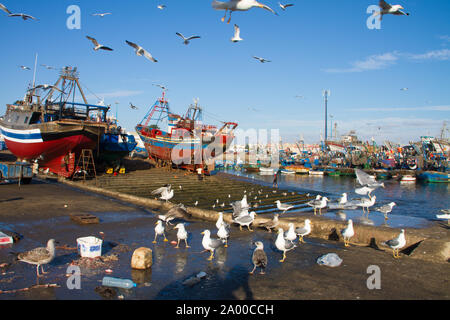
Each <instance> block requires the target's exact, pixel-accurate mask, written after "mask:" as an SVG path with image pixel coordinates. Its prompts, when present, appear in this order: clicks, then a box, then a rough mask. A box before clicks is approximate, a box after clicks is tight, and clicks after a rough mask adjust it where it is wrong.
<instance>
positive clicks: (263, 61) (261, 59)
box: [253, 56, 272, 63]
mask: <svg viewBox="0 0 450 320" xmlns="http://www.w3.org/2000/svg"><path fill="white" fill-rule="evenodd" d="M253 58H254V59H256V60H259V62H261V63H266V62H272V61H270V60H267V59H264V58H261V57H257V56H253Z"/></svg>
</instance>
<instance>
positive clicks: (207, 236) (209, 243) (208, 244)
mask: <svg viewBox="0 0 450 320" xmlns="http://www.w3.org/2000/svg"><path fill="white" fill-rule="evenodd" d="M201 234H202V235H203V239H202V246H203V248H204V249H205V250H206V251H209V252H211V255H210V256H209V258H208V259H207V260H209V261H211V260H212V259H214V251H215V250H216V249H218V248H220V247H222V246H223V245H224V243H223V241H221V240H218V239H211V231H209V230H205V231H203V232H202V233H201Z"/></svg>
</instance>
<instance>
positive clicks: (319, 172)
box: [309, 170, 325, 176]
mask: <svg viewBox="0 0 450 320" xmlns="http://www.w3.org/2000/svg"><path fill="white" fill-rule="evenodd" d="M309 175H310V176H324V175H325V171H322V170H310V171H309Z"/></svg>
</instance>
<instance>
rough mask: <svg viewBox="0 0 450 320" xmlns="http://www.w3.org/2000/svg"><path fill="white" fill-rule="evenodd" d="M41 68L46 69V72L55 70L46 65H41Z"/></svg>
mask: <svg viewBox="0 0 450 320" xmlns="http://www.w3.org/2000/svg"><path fill="white" fill-rule="evenodd" d="M41 67H44V68H45V69H47V70H55V69H56V68H55V67H52V66H48V65H46V64H41Z"/></svg>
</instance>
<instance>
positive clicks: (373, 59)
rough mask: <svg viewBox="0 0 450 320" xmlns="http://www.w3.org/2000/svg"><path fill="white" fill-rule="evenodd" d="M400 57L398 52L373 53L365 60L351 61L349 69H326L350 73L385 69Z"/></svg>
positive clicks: (333, 71)
mask: <svg viewBox="0 0 450 320" xmlns="http://www.w3.org/2000/svg"><path fill="white" fill-rule="evenodd" d="M398 59H399V56H398V53H396V52H388V53H384V54H379V55H372V56H369V57H367V58H366V59H365V60H360V61H355V62H352V63H351V66H352V67H351V68H347V69H326V70H325V72H328V73H349V72H364V71H371V70H380V69H385V68H387V67H389V66H391V65H394V64H395V63H396V62H397V60H398Z"/></svg>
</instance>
